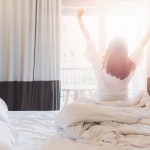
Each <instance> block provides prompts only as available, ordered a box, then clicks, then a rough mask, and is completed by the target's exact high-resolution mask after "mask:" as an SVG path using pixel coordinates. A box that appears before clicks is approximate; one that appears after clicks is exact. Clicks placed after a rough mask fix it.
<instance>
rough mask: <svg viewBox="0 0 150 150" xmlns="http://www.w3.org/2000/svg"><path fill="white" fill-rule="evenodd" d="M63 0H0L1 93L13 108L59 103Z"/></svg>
mask: <svg viewBox="0 0 150 150" xmlns="http://www.w3.org/2000/svg"><path fill="white" fill-rule="evenodd" d="M59 57H60V0H0V97H1V98H2V99H4V100H5V101H6V103H7V104H8V108H10V110H27V109H28V110H31V109H34V110H56V109H59V106H60V81H59V71H60V68H59V66H60V64H59V61H60V58H59Z"/></svg>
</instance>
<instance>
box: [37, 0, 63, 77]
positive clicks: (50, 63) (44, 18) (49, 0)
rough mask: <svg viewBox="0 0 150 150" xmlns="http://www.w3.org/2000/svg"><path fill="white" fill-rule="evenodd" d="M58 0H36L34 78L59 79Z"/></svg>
mask: <svg viewBox="0 0 150 150" xmlns="http://www.w3.org/2000/svg"><path fill="white" fill-rule="evenodd" d="M59 28H60V0H37V26H36V31H37V32H36V54H35V74H34V79H35V80H59V74H60V73H59V72H60V65H59V64H60V39H59V38H60V29H59Z"/></svg>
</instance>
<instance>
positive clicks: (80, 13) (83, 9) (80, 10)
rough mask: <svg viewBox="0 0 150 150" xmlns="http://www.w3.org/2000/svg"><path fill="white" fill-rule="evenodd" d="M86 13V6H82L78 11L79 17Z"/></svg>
mask: <svg viewBox="0 0 150 150" xmlns="http://www.w3.org/2000/svg"><path fill="white" fill-rule="evenodd" d="M84 13H85V8H80V9H79V10H78V12H77V17H78V18H81V17H82V16H83V14H84Z"/></svg>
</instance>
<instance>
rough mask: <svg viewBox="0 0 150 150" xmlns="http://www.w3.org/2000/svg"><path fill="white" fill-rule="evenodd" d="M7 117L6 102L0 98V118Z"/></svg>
mask: <svg viewBox="0 0 150 150" xmlns="http://www.w3.org/2000/svg"><path fill="white" fill-rule="evenodd" d="M7 119H8V108H7V105H6V103H5V102H4V101H3V100H2V99H1V98H0V120H7Z"/></svg>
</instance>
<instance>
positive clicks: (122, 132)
mask: <svg viewBox="0 0 150 150" xmlns="http://www.w3.org/2000/svg"><path fill="white" fill-rule="evenodd" d="M55 124H56V128H57V131H58V133H59V134H60V135H62V136H63V137H66V138H70V139H74V140H76V141H78V142H82V143H91V144H98V145H100V146H103V147H104V148H106V149H108V147H111V148H112V149H113V147H115V148H114V150H117V147H119V148H118V150H120V148H121V149H124V148H125V147H126V149H130V148H131V147H132V148H135V149H137V148H138V149H142V150H150V97H149V95H148V93H147V92H145V91H141V92H139V93H138V95H136V96H135V97H134V99H132V100H130V101H121V100H120V101H119V100H118V101H102V102H100V103H99V104H97V103H94V102H93V101H90V100H85V99H83V101H82V99H80V100H79V101H77V102H73V103H71V104H69V105H66V106H64V107H63V108H62V110H61V111H60V113H59V115H58V117H57V119H56V121H55ZM128 146H131V147H130V148H128Z"/></svg>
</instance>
